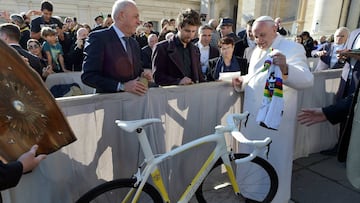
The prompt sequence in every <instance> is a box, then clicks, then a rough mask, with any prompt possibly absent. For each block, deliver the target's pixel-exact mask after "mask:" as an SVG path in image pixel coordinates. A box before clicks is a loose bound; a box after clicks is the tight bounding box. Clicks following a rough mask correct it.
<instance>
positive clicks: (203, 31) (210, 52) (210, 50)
mask: <svg viewBox="0 0 360 203" xmlns="http://www.w3.org/2000/svg"><path fill="white" fill-rule="evenodd" d="M212 34H213V28H212V27H211V26H210V25H202V26H200V28H199V41H198V42H197V43H196V44H195V46H197V47H198V48H199V50H200V62H201V71H202V73H203V75H204V77H205V80H207V81H209V80H211V79H210V78H212V77H210V76H211V75H208V74H210V73H211V71H210V70H209V60H210V59H213V58H216V57H219V55H220V52H219V48H218V47H213V46H211V45H210V42H211V36H212Z"/></svg>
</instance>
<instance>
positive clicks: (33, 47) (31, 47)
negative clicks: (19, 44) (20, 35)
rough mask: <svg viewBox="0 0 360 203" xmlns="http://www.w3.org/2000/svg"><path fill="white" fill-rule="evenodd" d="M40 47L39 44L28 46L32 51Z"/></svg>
mask: <svg viewBox="0 0 360 203" xmlns="http://www.w3.org/2000/svg"><path fill="white" fill-rule="evenodd" d="M39 47H40V46H39V45H37V44H34V45H29V46H28V49H29V50H30V49H37V48H39Z"/></svg>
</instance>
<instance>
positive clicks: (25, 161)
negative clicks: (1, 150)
mask: <svg viewBox="0 0 360 203" xmlns="http://www.w3.org/2000/svg"><path fill="white" fill-rule="evenodd" d="M38 148H39V146H38V145H34V146H32V147H31V149H30V151H28V152H25V153H24V154H22V155H21V156H20V157H19V159H18V161H20V162H21V163H22V165H23V173H26V172H29V171H31V170H33V169H34V168H35V167H36V166H37V165H39V163H40V161H41V160H43V159H45V158H46V155H45V154H40V155H38V156H35V155H36V150H37V149H38Z"/></svg>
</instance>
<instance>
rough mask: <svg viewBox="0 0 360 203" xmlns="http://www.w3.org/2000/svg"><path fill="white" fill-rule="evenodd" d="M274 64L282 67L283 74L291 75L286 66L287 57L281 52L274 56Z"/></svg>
mask: <svg viewBox="0 0 360 203" xmlns="http://www.w3.org/2000/svg"><path fill="white" fill-rule="evenodd" d="M272 58H273V64H274V65H277V66H279V67H280V70H281V72H282V74H284V75H287V74H288V73H289V68H288V65H287V64H286V56H285V55H284V54H282V53H280V52H276V53H275V54H274V55H273V56H272Z"/></svg>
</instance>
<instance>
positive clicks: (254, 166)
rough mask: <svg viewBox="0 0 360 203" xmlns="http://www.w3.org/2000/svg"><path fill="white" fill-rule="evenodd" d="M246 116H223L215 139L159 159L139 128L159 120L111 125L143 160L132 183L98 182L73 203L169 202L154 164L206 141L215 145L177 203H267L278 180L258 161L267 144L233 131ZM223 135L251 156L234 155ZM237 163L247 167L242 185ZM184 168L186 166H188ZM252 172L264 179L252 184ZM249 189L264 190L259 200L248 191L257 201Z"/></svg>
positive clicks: (174, 151) (169, 153)
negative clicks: (128, 135)
mask: <svg viewBox="0 0 360 203" xmlns="http://www.w3.org/2000/svg"><path fill="white" fill-rule="evenodd" d="M248 115H249V113H247V112H245V113H242V114H231V115H229V116H228V117H227V124H228V125H227V126H216V127H215V133H214V134H211V135H207V136H205V137H201V138H199V139H196V140H193V141H191V142H189V143H186V144H184V145H182V146H179V147H177V148H175V149H173V150H171V151H169V152H167V153H164V154H160V155H154V154H153V152H152V149H151V147H150V144H149V140H148V138H147V135H146V132H145V130H143V128H144V126H146V125H148V124H151V123H159V122H161V120H160V119H156V118H151V119H142V120H135V121H119V120H117V121H116V123H117V125H118V126H119V127H120V128H121V129H123V130H125V131H127V132H134V131H136V135H137V137H138V140H139V142H140V147H141V149H142V151H143V153H144V156H145V159H144V161H143V163H142V164H140V166H139V167H138V171H137V172H136V173H135V174H134V175H133V177H132V178H129V179H117V180H112V181H109V182H106V183H103V184H101V185H99V186H97V187H95V188H93V189H91V190H90V191H88V192H87V193H86V194H84V195H83V196H82V197H80V199H79V200H78V201H77V202H78V203H87V202H101V203H104V202H123V203H125V202H131V203H135V202H144V203H151V202H154V203H163V202H166V203H169V202H170V199H169V195H168V192H167V190H166V187H165V186H164V181H163V178H162V176H161V173H160V170H159V168H158V165H159V164H160V163H161V162H163V161H164V160H166V159H169V158H170V157H172V156H175V155H177V154H179V153H182V152H184V151H187V150H189V149H191V148H194V147H196V146H199V145H202V144H205V143H210V142H213V143H214V142H215V143H216V146H215V148H214V149H213V151H212V152H211V154H210V156H209V157H208V159H207V160H206V161H205V163H204V164H203V165H202V167H201V168H200V170H199V171H198V172H197V174H196V176H195V177H194V178H193V180H192V181H191V184H189V185H188V186H187V188H186V189H185V190H184V192H183V194H182V195H181V197H180V199H179V200H177V202H180V203H187V202H189V201H190V200H191V198H192V197H193V196H194V195H195V196H196V199H197V200H198V202H211V200H210V199H211V197H213V196H214V195H217V199H219V198H220V197H221V196H225V197H224V201H223V202H226V201H228V202H229V199H231V198H234V199H231V200H230V202H241V201H244V200H245V201H246V202H271V200H272V199H273V198H274V196H275V194H276V192H277V189H278V176H277V174H276V172H275V170H274V168H273V167H272V166H271V165H270V164H269V163H268V162H267V161H266V160H264V159H262V158H260V157H258V156H257V155H258V154H259V153H261V152H264V148H266V150H268V148H269V145H270V143H271V139H270V138H265V139H264V140H248V139H246V138H245V137H244V136H243V135H242V134H241V133H240V132H239V130H238V126H239V124H240V122H241V120H244V119H246V120H247V117H248ZM226 134H230V135H232V137H234V138H235V139H236V140H237V141H238V142H240V143H245V144H247V145H250V146H253V147H254V150H253V152H252V153H250V154H243V153H233V152H232V150H228V147H227V146H226V141H225V135H226ZM237 163H247V164H251V170H250V171H249V172H250V173H249V174H247V175H245V176H244V178H243V179H241V180H236V178H235V175H234V168H235V166H236V164H237ZM222 164H224V166H225V169H226V173H221V167H220V166H222ZM189 167H191V165H190V164H189ZM240 170H241V168H240ZM257 170H260V171H261V172H262V174H265V175H263V176H261V177H256V182H254V178H253V177H251V176H255V174H257V173H255V172H256V171H257ZM225 174H227V176H228V180H229V181H230V183H228V182H220V183H219V182H218V180H221V181H224V180H226V179H227V178H226V177H225ZM222 176H224V177H222ZM256 176H258V175H256ZM149 177H151V178H152V182H153V184H154V185H155V186H153V185H152V184H150V183H148V179H149ZM214 177H216V178H214ZM249 181H251V182H249ZM227 186H232V189H233V191H234V195H230V196H229V195H224V190H228V188H229V187H227ZM251 187H256V188H259V187H261V188H262V190H261V191H266V192H264V193H262V194H260V196H261V197H262V198H261V200H257V201H253V200H251V199H252V194H251V192H249V191H254V192H255V193H256V194H255V195H256V196H257V197H259V194H258V191H256V190H252V189H251ZM239 188H245V189H244V190H246V189H247V188H250V189H249V190H247V191H246V198H244V197H243V196H242V195H241V194H242V193H243V192H244V191H240V189H239ZM264 188H265V190H264ZM242 190H243V189H242ZM219 194H220V195H219ZM231 196H233V197H231Z"/></svg>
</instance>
